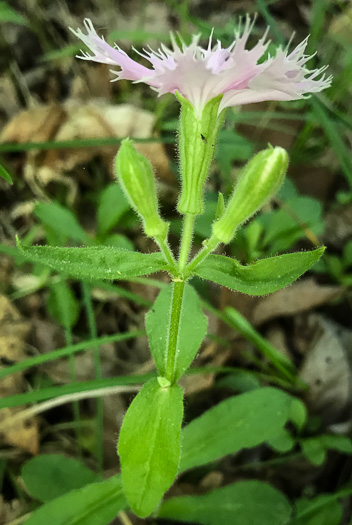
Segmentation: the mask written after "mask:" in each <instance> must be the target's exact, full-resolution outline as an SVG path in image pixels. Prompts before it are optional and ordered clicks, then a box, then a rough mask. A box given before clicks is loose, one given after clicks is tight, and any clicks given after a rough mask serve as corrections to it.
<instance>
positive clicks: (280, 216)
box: [259, 196, 324, 252]
mask: <svg viewBox="0 0 352 525" xmlns="http://www.w3.org/2000/svg"><path fill="white" fill-rule="evenodd" d="M259 222H260V224H261V225H262V227H263V228H264V235H263V239H262V240H261V246H262V249H264V250H268V249H269V247H270V251H271V252H282V251H285V250H287V249H289V248H290V247H291V246H293V245H294V243H295V242H297V241H298V240H300V239H303V238H305V237H306V234H305V230H306V229H307V228H309V230H310V231H311V232H312V233H314V235H321V234H322V233H323V230H324V221H323V217H322V206H321V204H320V202H319V201H318V200H317V199H313V198H312V197H304V196H297V197H292V198H291V199H288V200H286V201H285V205H284V207H283V208H281V209H279V210H273V211H271V212H268V213H264V214H263V215H261V217H260V219H259Z"/></svg>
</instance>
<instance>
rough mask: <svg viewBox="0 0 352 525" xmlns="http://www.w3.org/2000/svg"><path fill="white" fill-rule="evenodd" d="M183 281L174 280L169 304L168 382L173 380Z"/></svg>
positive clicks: (183, 287)
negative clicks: (170, 303)
mask: <svg viewBox="0 0 352 525" xmlns="http://www.w3.org/2000/svg"><path fill="white" fill-rule="evenodd" d="M185 284H186V283H185V281H175V282H174V284H173V295H172V305H171V318H170V332H169V342H168V349H167V362H166V379H168V380H169V381H170V383H171V384H172V383H174V381H175V365H176V354H177V339H178V332H179V327H180V318H181V308H182V299H183V291H184V289H185Z"/></svg>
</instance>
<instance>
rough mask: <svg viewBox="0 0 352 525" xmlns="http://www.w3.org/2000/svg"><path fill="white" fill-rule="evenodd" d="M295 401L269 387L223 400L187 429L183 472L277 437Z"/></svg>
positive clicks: (182, 458) (181, 465) (184, 431)
mask: <svg viewBox="0 0 352 525" xmlns="http://www.w3.org/2000/svg"><path fill="white" fill-rule="evenodd" d="M291 403H292V401H291V398H290V396H288V395H287V394H286V393H285V392H282V391H281V390H278V389H275V388H269V387H268V388H258V389H256V390H252V391H251V392H247V393H245V394H241V395H239V396H236V397H230V398H229V399H226V400H225V401H222V402H221V403H219V404H218V405H216V406H215V407H213V408H211V409H210V410H208V411H207V412H205V413H204V414H203V415H202V416H200V417H198V418H197V419H194V420H193V421H191V423H189V424H188V425H187V426H186V427H185V428H184V429H183V438H182V456H181V464H180V469H181V471H184V470H188V469H190V468H193V467H198V466H200V465H205V464H206V463H211V462H212V461H215V460H216V459H219V458H222V457H223V456H226V455H227V454H235V453H236V452H238V451H239V450H241V449H243V448H251V447H255V446H257V445H259V444H260V443H263V442H265V441H267V440H269V439H270V438H271V437H274V436H276V435H277V434H278V433H279V432H280V430H281V429H282V427H283V426H284V425H285V423H286V422H287V421H288V420H289V418H290V416H291Z"/></svg>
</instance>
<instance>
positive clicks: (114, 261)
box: [18, 242, 167, 280]
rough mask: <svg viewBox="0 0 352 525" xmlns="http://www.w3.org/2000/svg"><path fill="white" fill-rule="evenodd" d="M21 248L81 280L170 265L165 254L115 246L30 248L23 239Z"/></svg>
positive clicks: (132, 274) (139, 272)
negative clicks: (133, 250) (23, 243)
mask: <svg viewBox="0 0 352 525" xmlns="http://www.w3.org/2000/svg"><path fill="white" fill-rule="evenodd" d="M18 247H19V248H20V249H21V251H22V253H23V254H24V255H25V256H26V258H27V259H28V260H29V261H31V262H36V263H42V264H45V265H47V266H49V267H50V268H52V269H53V270H56V271H57V272H59V273H63V274H66V275H69V276H71V277H76V278H78V279H110V280H114V279H128V278H129V277H135V276H137V275H148V274H150V273H154V272H158V271H160V270H165V269H166V268H167V264H166V262H165V260H164V258H163V256H162V254H161V253H148V254H147V253H138V252H131V251H127V250H121V249H118V248H113V247H111V246H88V247H84V248H62V247H58V246H30V247H27V246H22V245H21V244H20V243H19V242H18Z"/></svg>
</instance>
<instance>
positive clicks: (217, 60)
mask: <svg viewBox="0 0 352 525" xmlns="http://www.w3.org/2000/svg"><path fill="white" fill-rule="evenodd" d="M253 24H254V21H251V20H250V18H249V17H248V16H247V18H246V21H245V24H244V27H243V28H240V29H239V30H238V31H237V32H236V33H235V39H234V41H233V42H232V44H231V45H230V46H229V47H227V48H222V47H221V42H220V41H217V43H216V44H215V45H214V46H213V45H212V35H211V36H210V38H209V43H208V46H207V47H206V48H203V47H201V46H200V45H199V38H200V35H196V36H194V37H193V40H192V43H191V44H190V45H189V46H187V45H186V44H184V43H182V44H181V47H180V46H178V44H177V43H176V40H175V38H174V37H173V36H171V43H172V49H169V48H168V47H166V46H165V45H164V44H161V45H160V48H159V49H158V51H153V50H152V49H150V48H149V49H144V50H143V52H142V53H139V54H140V55H141V56H142V57H144V58H145V59H146V60H148V62H150V64H151V68H148V67H145V66H143V65H141V64H139V63H138V62H136V61H135V60H133V59H132V58H130V57H129V56H128V55H127V53H125V51H123V50H122V49H121V48H120V47H119V46H117V45H116V44H115V46H114V47H111V46H110V45H109V44H107V42H105V40H104V39H103V38H100V37H99V36H98V34H97V32H96V31H95V29H94V27H93V24H92V22H91V21H90V20H89V19H85V20H84V25H85V28H86V30H87V34H84V33H83V32H82V31H81V30H80V29H77V31H73V30H72V31H73V33H74V34H75V35H76V36H77V37H78V38H80V39H81V40H82V41H83V42H84V43H85V44H86V46H87V47H88V48H89V49H90V50H91V52H92V55H89V54H88V53H84V52H82V56H79V57H78V58H81V59H83V60H92V61H94V62H100V63H102V64H109V65H111V66H118V67H120V68H121V70H120V71H112V73H114V74H115V75H116V77H117V78H116V79H114V80H120V79H127V80H132V81H133V82H144V83H145V84H148V85H149V86H150V87H151V88H152V89H154V90H155V91H157V92H158V93H159V95H163V94H164V93H175V91H177V92H179V93H180V94H181V95H182V96H183V97H184V98H186V99H187V100H189V102H191V104H192V105H193V106H194V108H195V112H196V114H198V115H199V114H201V112H202V108H203V107H204V106H205V104H206V103H207V102H208V101H209V100H211V99H212V98H214V97H216V96H218V95H220V94H223V98H222V100H221V103H220V106H219V113H220V112H221V111H222V110H223V109H225V108H227V107H230V106H238V105H241V104H249V103H251V102H262V101H265V100H282V101H287V100H297V99H300V98H304V97H305V95H307V94H309V93H314V92H319V91H322V90H323V89H326V88H328V87H329V86H330V84H331V77H328V78H326V76H325V75H324V71H325V70H326V68H327V66H324V67H321V68H320V69H314V70H309V69H308V68H307V67H306V63H307V62H308V61H309V60H310V59H311V58H312V56H310V55H305V54H304V52H305V49H306V46H307V43H308V38H306V39H305V40H303V42H301V43H300V44H299V45H298V46H297V47H296V48H295V49H294V50H293V51H291V52H289V50H288V48H286V49H283V48H281V47H278V49H277V51H276V54H275V56H268V57H267V58H266V59H265V60H263V61H262V62H259V61H260V59H261V58H262V57H263V55H264V53H265V52H266V51H267V48H268V45H269V41H268V40H267V33H268V31H266V33H265V34H264V36H263V37H262V38H261V39H260V40H259V41H258V42H257V43H256V45H255V46H254V47H252V48H251V49H246V45H247V41H248V38H249V36H250V33H251V31H252V28H253Z"/></svg>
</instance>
